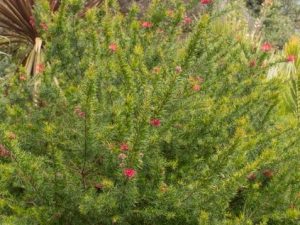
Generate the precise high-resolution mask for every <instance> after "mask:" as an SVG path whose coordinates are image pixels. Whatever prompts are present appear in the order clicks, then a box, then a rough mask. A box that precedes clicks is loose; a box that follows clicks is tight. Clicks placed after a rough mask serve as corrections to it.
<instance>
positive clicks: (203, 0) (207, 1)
mask: <svg viewBox="0 0 300 225" xmlns="http://www.w3.org/2000/svg"><path fill="white" fill-rule="evenodd" d="M212 2H213V0H200V3H201V4H203V5H208V4H211V3H212Z"/></svg>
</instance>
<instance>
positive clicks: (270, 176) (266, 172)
mask: <svg viewBox="0 0 300 225" xmlns="http://www.w3.org/2000/svg"><path fill="white" fill-rule="evenodd" d="M263 175H264V176H265V177H267V178H272V177H273V171H272V170H270V169H265V170H264V171H263Z"/></svg>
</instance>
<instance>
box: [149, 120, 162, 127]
mask: <svg viewBox="0 0 300 225" xmlns="http://www.w3.org/2000/svg"><path fill="white" fill-rule="evenodd" d="M150 124H151V125H152V126H153V127H159V126H160V119H157V118H154V119H151V120H150Z"/></svg>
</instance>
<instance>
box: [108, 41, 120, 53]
mask: <svg viewBox="0 0 300 225" xmlns="http://www.w3.org/2000/svg"><path fill="white" fill-rule="evenodd" d="M108 48H109V50H110V51H112V52H115V51H117V49H118V46H117V44H116V43H111V44H110V45H109V46H108Z"/></svg>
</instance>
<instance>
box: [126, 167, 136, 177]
mask: <svg viewBox="0 0 300 225" xmlns="http://www.w3.org/2000/svg"><path fill="white" fill-rule="evenodd" d="M123 174H124V176H125V177H127V178H128V179H131V178H133V177H134V176H135V175H136V171H135V170H134V169H124V170H123Z"/></svg>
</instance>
